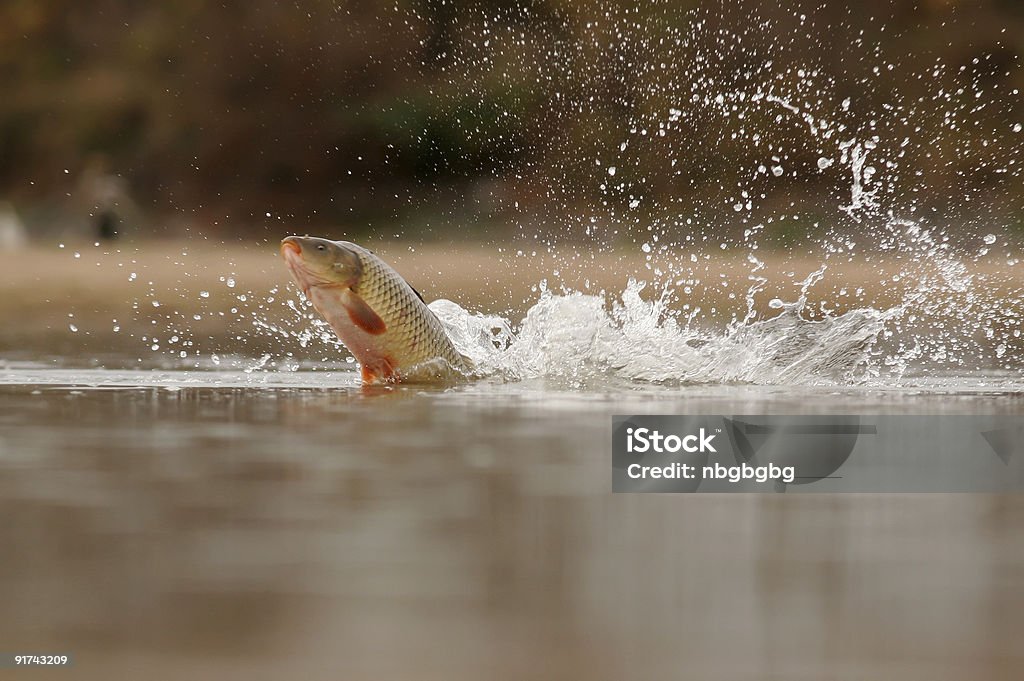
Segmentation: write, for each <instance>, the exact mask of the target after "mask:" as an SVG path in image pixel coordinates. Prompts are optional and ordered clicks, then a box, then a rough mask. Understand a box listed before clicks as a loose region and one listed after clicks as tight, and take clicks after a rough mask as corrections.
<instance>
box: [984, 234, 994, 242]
mask: <svg viewBox="0 0 1024 681" xmlns="http://www.w3.org/2000/svg"><path fill="white" fill-rule="evenodd" d="M995 242H996V235H995V234H986V235H985V243H987V244H994V243H995Z"/></svg>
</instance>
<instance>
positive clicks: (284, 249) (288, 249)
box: [281, 236, 302, 260]
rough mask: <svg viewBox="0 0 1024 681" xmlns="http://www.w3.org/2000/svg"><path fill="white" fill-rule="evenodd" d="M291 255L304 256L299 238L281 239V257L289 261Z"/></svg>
mask: <svg viewBox="0 0 1024 681" xmlns="http://www.w3.org/2000/svg"><path fill="white" fill-rule="evenodd" d="M289 254H292V255H297V256H302V244H301V243H300V242H299V237H297V236H288V237H285V238H284V239H281V255H283V256H284V258H285V260H287V259H288V257H289Z"/></svg>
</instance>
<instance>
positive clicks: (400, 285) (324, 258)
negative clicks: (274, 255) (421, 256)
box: [281, 236, 471, 383]
mask: <svg viewBox="0 0 1024 681" xmlns="http://www.w3.org/2000/svg"><path fill="white" fill-rule="evenodd" d="M281 255H282V256H283V257H284V260H285V263H287V265H288V269H289V270H291V273H292V277H294V279H295V282H296V283H297V284H298V285H299V287H300V288H301V289H302V292H303V293H304V294H305V295H306V298H308V299H309V301H310V302H311V303H312V304H313V307H314V308H315V309H316V311H317V312H319V313H320V315H321V316H322V317H323V318H324V319H325V320H326V321H327V323H328V324H330V326H331V328H332V329H334V332H335V333H336V334H338V338H339V339H341V342H342V343H344V344H345V347H347V348H348V349H349V352H351V353H352V355H353V356H354V357H355V358H356V360H357V361H358V362H359V364H360V366H361V367H362V378H363V382H364V383H385V382H387V383H393V382H397V381H401V380H403V379H406V378H410V377H412V376H422V375H424V374H428V375H438V374H440V375H445V374H451V373H452V372H455V373H458V374H465V373H467V372H468V371H469V370H470V368H471V363H470V361H469V360H468V358H466V357H464V356H463V355H461V354H459V352H458V351H457V350H456V349H455V346H454V345H452V342H451V340H450V339H449V338H448V335H447V334H446V333H445V330H444V327H443V326H442V324H441V321H440V320H439V319H438V318H437V316H436V315H435V314H434V313H433V312H431V310H430V308H428V307H427V305H426V303H425V302H424V301H423V297H422V296H421V295H420V294H419V293H418V292H417V291H416V290H415V289H414V288H413V287H411V286H409V284H408V283H406V281H405V279H403V278H402V277H401V275H399V274H398V272H396V271H395V270H393V269H392V268H391V267H390V266H389V265H388V264H387V263H385V262H384V261H383V260H381V259H380V258H378V257H377V256H376V255H374V254H373V253H371V252H370V251H368V250H367V249H365V248H363V247H362V246H357V245H356V244H353V243H350V242H348V241H330V240H328V239H322V238H318V237H310V236H290V237H287V238H286V239H284V240H283V241H281ZM425 370H426V371H425Z"/></svg>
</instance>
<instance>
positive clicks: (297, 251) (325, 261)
mask: <svg viewBox="0 0 1024 681" xmlns="http://www.w3.org/2000/svg"><path fill="white" fill-rule="evenodd" d="M281 255H282V257H284V260H285V263H286V264H287V265H288V269H289V270H291V273H292V276H293V277H294V278H295V281H296V283H298V285H299V286H300V287H301V288H302V290H303V291H304V292H306V293H309V289H310V288H312V287H314V286H338V287H352V286H355V285H356V284H357V283H359V277H360V276H361V275H362V273H363V266H362V262H361V261H360V259H359V254H358V253H356V252H355V251H354V250H352V249H351V248H348V247H347V246H345V245H344V244H343V243H342V242H339V241H331V240H329V239H321V238H319V237H314V236H290V237H286V238H285V239H283V240H282V241H281Z"/></svg>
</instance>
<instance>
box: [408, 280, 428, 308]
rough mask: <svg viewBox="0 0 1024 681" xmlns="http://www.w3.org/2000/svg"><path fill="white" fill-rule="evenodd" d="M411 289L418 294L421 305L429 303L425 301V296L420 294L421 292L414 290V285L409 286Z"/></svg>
mask: <svg viewBox="0 0 1024 681" xmlns="http://www.w3.org/2000/svg"><path fill="white" fill-rule="evenodd" d="M405 283H407V284H409V282H405ZM409 288H412V292H413V293H415V294H416V297H417V298H419V299H420V302H421V303H423V304H424V305H426V304H427V301H425V300H423V294H422V293H420V292H419V291H417V290H416V289H414V288H413V287H412V284H409Z"/></svg>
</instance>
